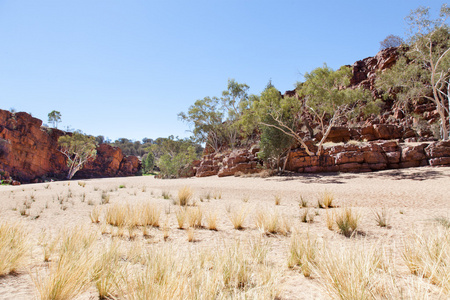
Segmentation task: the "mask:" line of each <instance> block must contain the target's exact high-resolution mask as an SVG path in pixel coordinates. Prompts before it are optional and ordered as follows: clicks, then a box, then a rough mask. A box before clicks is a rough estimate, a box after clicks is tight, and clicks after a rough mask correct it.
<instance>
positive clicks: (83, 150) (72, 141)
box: [58, 132, 97, 179]
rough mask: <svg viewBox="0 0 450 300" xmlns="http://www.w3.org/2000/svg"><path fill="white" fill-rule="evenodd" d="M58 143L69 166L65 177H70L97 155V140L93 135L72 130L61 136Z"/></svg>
mask: <svg viewBox="0 0 450 300" xmlns="http://www.w3.org/2000/svg"><path fill="white" fill-rule="evenodd" d="M58 144H59V147H60V151H61V152H62V153H63V154H64V155H65V156H66V157H67V166H68V167H69V172H68V174H67V179H72V177H73V175H75V173H76V172H77V171H78V170H80V169H81V168H82V167H83V165H84V164H85V163H86V162H87V161H88V160H90V159H94V158H95V157H96V156H97V150H96V148H97V142H96V141H95V138H94V137H93V136H88V135H85V134H82V133H80V132H74V133H72V134H71V135H64V136H61V137H60V138H59V140H58Z"/></svg>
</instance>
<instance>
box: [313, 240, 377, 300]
mask: <svg viewBox="0 0 450 300" xmlns="http://www.w3.org/2000/svg"><path fill="white" fill-rule="evenodd" d="M316 257H318V258H316V263H315V264H314V266H313V272H314V273H315V274H317V275H318V276H319V278H320V283H321V285H322V287H323V288H324V290H325V291H326V292H327V294H328V295H330V297H331V298H333V299H377V298H376V297H374V296H375V295H376V294H379V293H380V290H379V284H380V281H379V275H380V272H381V269H380V268H381V267H382V266H383V255H382V253H381V252H380V249H379V245H376V246H372V247H370V248H367V247H359V246H356V245H352V246H351V247H346V248H338V249H336V248H333V249H332V248H331V247H324V248H323V250H321V251H320V252H319V253H317V254H316Z"/></svg>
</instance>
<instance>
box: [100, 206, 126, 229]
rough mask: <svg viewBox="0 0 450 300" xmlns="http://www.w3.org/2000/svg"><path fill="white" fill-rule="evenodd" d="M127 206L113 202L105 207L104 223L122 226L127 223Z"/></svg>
mask: <svg viewBox="0 0 450 300" xmlns="http://www.w3.org/2000/svg"><path fill="white" fill-rule="evenodd" d="M127 214H128V206H127V205H124V204H114V205H113V206H110V207H108V208H107V209H106V213H105V220H106V223H108V224H110V225H112V226H117V227H123V226H125V225H126V224H127Z"/></svg>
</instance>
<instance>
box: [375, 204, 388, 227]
mask: <svg viewBox="0 0 450 300" xmlns="http://www.w3.org/2000/svg"><path fill="white" fill-rule="evenodd" d="M373 214H374V218H375V222H376V223H377V225H378V226H380V227H385V228H389V227H390V215H389V213H388V210H387V208H385V207H383V208H382V209H381V211H374V212H373Z"/></svg>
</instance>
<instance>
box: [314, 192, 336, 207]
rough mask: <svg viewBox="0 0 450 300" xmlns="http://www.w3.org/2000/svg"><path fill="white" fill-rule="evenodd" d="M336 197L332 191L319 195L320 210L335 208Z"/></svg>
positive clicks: (318, 204)
mask: <svg viewBox="0 0 450 300" xmlns="http://www.w3.org/2000/svg"><path fill="white" fill-rule="evenodd" d="M333 201H334V195H333V193H332V192H330V191H326V190H325V191H323V193H321V194H319V196H318V199H317V206H318V207H319V208H331V207H333Z"/></svg>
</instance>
